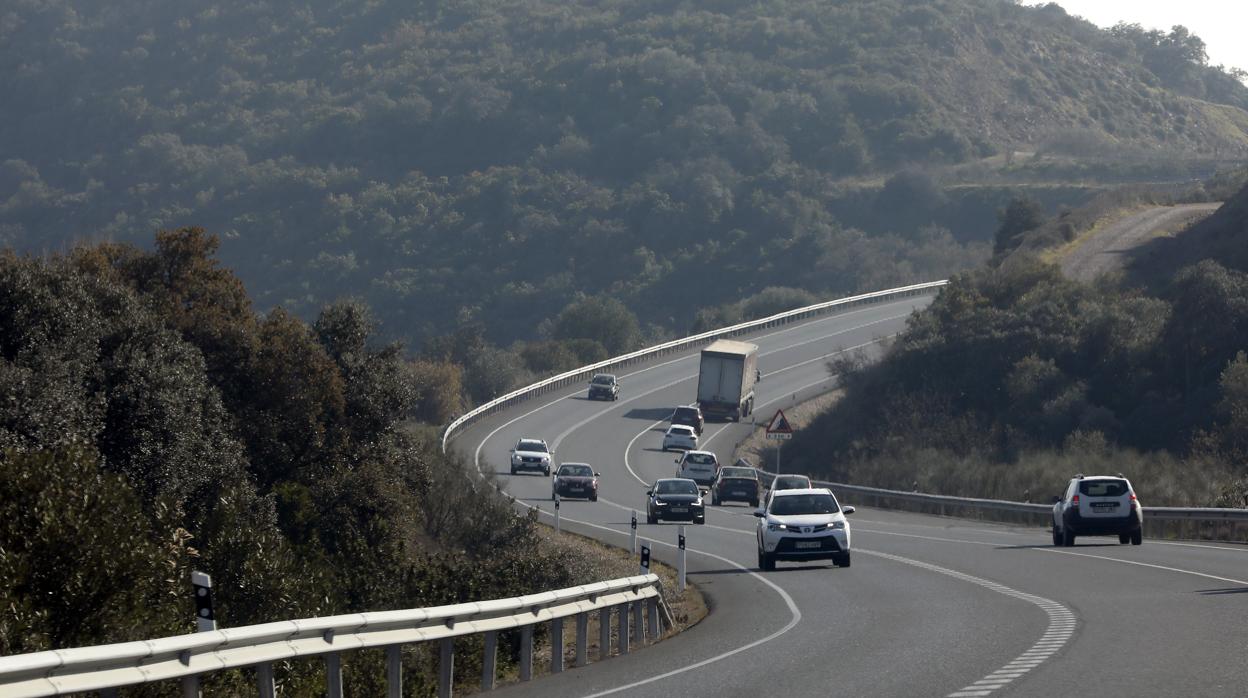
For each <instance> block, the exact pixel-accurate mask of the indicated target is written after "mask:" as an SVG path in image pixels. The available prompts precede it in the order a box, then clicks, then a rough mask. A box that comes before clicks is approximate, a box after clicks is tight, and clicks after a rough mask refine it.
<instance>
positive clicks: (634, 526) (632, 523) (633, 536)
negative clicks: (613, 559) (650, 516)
mask: <svg viewBox="0 0 1248 698" xmlns="http://www.w3.org/2000/svg"><path fill="white" fill-rule="evenodd" d="M628 525H629V527H631V528H632V534H631V541H632V542H631V543H630V544H629V546H628V547H629V550H630V551H631V552H632V554H633V555H636V554H637V510H636V509H634V510H633V519H632V521H630V522H629V524H628Z"/></svg>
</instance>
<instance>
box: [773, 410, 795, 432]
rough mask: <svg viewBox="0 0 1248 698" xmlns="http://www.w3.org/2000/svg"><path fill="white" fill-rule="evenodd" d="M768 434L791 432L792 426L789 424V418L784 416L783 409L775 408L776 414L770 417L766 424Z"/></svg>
mask: <svg viewBox="0 0 1248 698" xmlns="http://www.w3.org/2000/svg"><path fill="white" fill-rule="evenodd" d="M767 433H768V434H792V433H793V427H791V426H789V420H787V419H785V418H784V410H776V416H774V417H772V418H771V422H769V423H768V424H767Z"/></svg>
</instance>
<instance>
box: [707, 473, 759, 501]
mask: <svg viewBox="0 0 1248 698" xmlns="http://www.w3.org/2000/svg"><path fill="white" fill-rule="evenodd" d="M758 490H759V483H758V471H757V470H755V469H754V468H745V467H742V466H739V465H729V466H725V467H723V468H720V469H719V474H718V475H716V476H715V482H714V483H712V484H711V504H713V505H714V506H719V505H720V504H723V503H724V502H746V503H747V504H749V505H750V506H752V507H758Z"/></svg>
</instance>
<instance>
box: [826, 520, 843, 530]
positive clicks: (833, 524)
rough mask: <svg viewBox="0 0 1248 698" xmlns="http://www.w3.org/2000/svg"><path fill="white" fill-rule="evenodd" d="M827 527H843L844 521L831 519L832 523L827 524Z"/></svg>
mask: <svg viewBox="0 0 1248 698" xmlns="http://www.w3.org/2000/svg"><path fill="white" fill-rule="evenodd" d="M828 528H845V522H844V521H833V522H832V523H830V524H828Z"/></svg>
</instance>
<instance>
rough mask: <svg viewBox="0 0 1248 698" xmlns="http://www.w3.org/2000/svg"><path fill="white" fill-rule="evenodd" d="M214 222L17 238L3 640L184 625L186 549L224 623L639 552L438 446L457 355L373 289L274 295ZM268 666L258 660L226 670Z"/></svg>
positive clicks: (2, 288)
mask: <svg viewBox="0 0 1248 698" xmlns="http://www.w3.org/2000/svg"><path fill="white" fill-rule="evenodd" d="M216 244H217V241H216V239H215V238H213V237H212V236H210V235H207V234H206V233H205V232H204V231H202V230H200V229H183V230H178V231H169V232H164V233H161V234H160V235H158V236H157V239H156V245H155V249H154V251H151V252H145V251H142V250H140V249H137V248H134V247H130V246H128V245H124V244H113V243H109V244H102V245H95V246H83V247H78V248H75V249H73V250H72V251H70V252H69V253H67V254H64V255H55V256H51V257H46V258H35V257H21V256H17V255H15V254H13V253H11V252H5V253H0V396H2V397H0V492H4V496H3V497H0V654H4V655H9V654H18V653H24V652H34V651H39V650H45V649H53V648H64V647H74V646H83V645H91V644H99V643H107V642H120V641H128V640H139V639H144V638H150V637H159V636H163V635H173V634H180V633H185V632H189V631H191V630H192V629H193V627H194V610H193V605H192V601H191V596H190V593H189V581H188V580H189V572H190V570H191V569H198V570H202V571H205V572H208V573H209V574H211V575H212V577H213V582H214V596H215V606H216V612H217V618H218V622H219V623H220V624H221V625H222V626H223V627H230V626H239V625H248V624H254V623H263V622H267V621H275V620H283V619H290V618H302V617H310V616H324V615H332V614H338V613H348V612H358V611H364V610H371V611H379V610H387V609H396V608H415V607H421V606H431V605H439V604H446V603H458V602H464V601H470V600H479V599H486V598H501V597H508V596H515V595H519V594H523V593H530V592H536V591H543V590H548V589H554V588H561V587H566V586H572V585H576V584H583V583H589V582H594V581H600V580H602V579H608V578H613V577H617V576H624V575H627V574H632V573H634V571H635V569H636V568H635V565H636V562H635V560H631V559H628V558H630V556H627V555H620V556H615V557H612V556H611V555H608V554H604V553H603V552H602V551H601V550H590V549H588V548H587V547H586V545H585V544H583V543H577V542H575V541H572V540H569V539H565V538H562V537H553V536H551V535H549V533H547V531H546V529H545V527H543V526H540V525H538V523H537V520H536V517H535V516H524V515H518V514H517V513H516V512H515V511H513V508H512V506H511V504H510V503H509V502H508V501H507V500H506V499H505V498H503V497H501V496H498V495H497V494H495V492H494V490H493V489H491V488H489V487H481V486H478V485H474V484H473V483H472V482H471V481H470V480H469V479H468V478H467V477H466V471H465V470H464V468H463V465H462V464H461V463H459V462H458V461H457V460H456V459H454V458H452V457H446V456H443V455H442V454H441V452H440V448H439V438H438V437H439V428H438V426H439V425H442V424H445V423H447V422H449V421H450V419H451V417H452V416H453V415H454V414H456V413H457V412H458V411H459V410H460V409H461V404H462V403H461V387H462V384H461V376H462V375H463V371H462V370H461V368H460V367H459V366H458V365H456V364H454V363H450V362H447V361H443V360H441V359H436V358H429V357H409V356H407V355H406V354H405V350H404V349H403V347H401V346H400V345H397V344H391V343H380V342H377V341H376V337H375V334H374V329H373V327H374V325H373V320H372V319H371V315H370V312H369V310H368V308H367V307H366V306H365V305H363V304H362V303H359V302H356V301H342V302H339V303H335V304H332V305H329V306H326V307H325V308H324V309H323V310H322V311H321V312H320V314H319V315H318V317H317V319H316V320H315V322H313V323H311V324H307V323H304V322H303V321H301V320H299V319H297V318H295V317H294V316H292V315H291V314H289V313H287V312H285V311H284V310H281V309H277V310H274V311H271V312H269V313H267V314H263V315H261V314H259V313H257V312H255V310H254V309H253V308H252V302H251V300H250V298H249V297H248V296H247V294H246V293H245V291H244V289H243V286H242V284H241V283H240V281H239V280H238V278H237V277H236V276H235V275H234V274H233V273H232V272H230V271H229V270H228V269H226V268H224V267H223V266H222V265H221V264H220V263H219V262H218V261H217V260H216V259H215V257H214V255H213V252H214V250H215V248H216ZM604 340H606V341H609V339H608V338H605V337H604ZM682 603H683V601H682ZM689 603H690V604H691V605H690V606H689V607H688V609H687V610H686V612H684V614H683V616H682V617H683V618H684V619H686V621H688V619H689V618H693V619H695V620H696V618H697V617H700V616H698V612H697V610H696V608H697V606H698V603H697V602H696V601H690V602H689ZM517 642H518V641H517V639H516V638H510V637H505V638H504V640H503V644H502V649H501V651H500V661H501V662H502V668H503V670H504V671H506V669H507V667H508V666H509V665H512V664H513V662H514V660H515V659H516V652H517V651H518V649H517V647H518V645H517ZM465 645H466V647H468V646H470V645H471V641H466V643H465ZM344 662H345V663H346V669H345V671H346V673H345V675H346V679H347V683H348V687H349V690H350V691H351V692H352V693H353V694H359V695H376V694H380V693H382V692H384V687H383V681H384V679H383V671H382V659H381V657H380V654H379V653H376V652H360V653H355V654H352V655H348V656H346V657H344ZM404 662H405V673H404V677H405V678H404V683H405V689H406V690H408V691H409V692H410V693H411V694H413V695H424V694H426V693H428V692H429V691H430V690H431V688H430V687H431V686H433V685H434V683H433V677H436V673H433V672H434V671H435V666H434V664H435V663H436V659H435V658H431V657H429V656H426V654H425V650H423V649H420V648H412V649H411V650H410V651H405V654H404ZM479 662H480V658H479V653H478V654H475V655H474V654H473V653H471V652H465V653H464V654H463V655H461V658H459V659H457V661H456V671H457V676H459V677H461V680H463V681H466V682H475V681H476V680H477V679H478V677H479V672H480V665H479ZM322 672H323V668H322V666H321V663H319V662H315V661H309V662H294V663H290V664H288V665H283V666H282V667H280V668H279V677H278V680H279V684H280V685H281V687H282V690H283V691H284V692H289V693H291V694H293V695H304V694H311V693H315V692H317V691H319V690H321V688H322V687H323V676H322V675H321V674H322ZM474 672H475V673H474ZM252 688H253V685H252V684H251V680H250V679H249V678H247V677H246V676H244V675H243V673H242V672H226V673H223V674H221V675H217V676H214V677H213V678H212V679H211V683H210V685H209V690H211V691H217V692H223V693H236V692H246V691H248V690H251V689H252ZM148 690H149V689H138V690H136V693H145V692H147V691H148ZM150 692H152V693H153V694H157V693H160V690H159V689H158V688H150Z"/></svg>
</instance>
